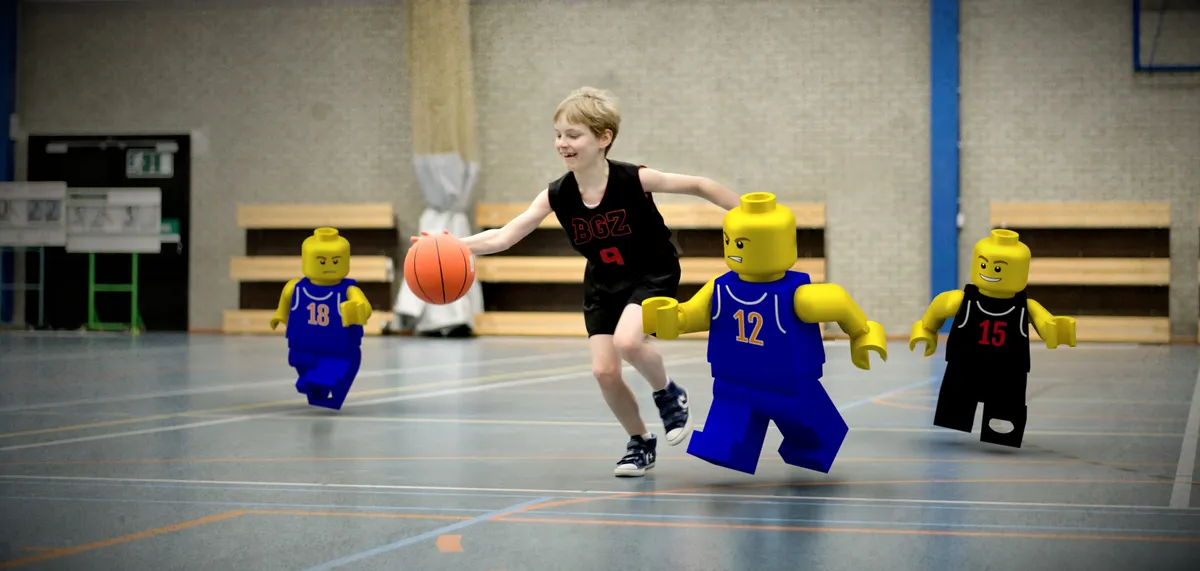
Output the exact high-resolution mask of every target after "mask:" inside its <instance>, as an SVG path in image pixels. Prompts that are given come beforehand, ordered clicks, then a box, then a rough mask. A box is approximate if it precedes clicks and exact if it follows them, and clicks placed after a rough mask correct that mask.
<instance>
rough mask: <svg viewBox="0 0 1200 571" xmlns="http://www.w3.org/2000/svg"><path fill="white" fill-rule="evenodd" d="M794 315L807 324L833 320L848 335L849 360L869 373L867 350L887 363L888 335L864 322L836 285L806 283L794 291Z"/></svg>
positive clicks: (872, 324) (865, 318) (865, 320)
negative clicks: (873, 352)
mask: <svg viewBox="0 0 1200 571" xmlns="http://www.w3.org/2000/svg"><path fill="white" fill-rule="evenodd" d="M794 305H795V311H796V316H797V317H799V318H800V319H802V320H804V321H807V322H809V323H826V322H830V321H836V322H837V324H838V326H839V327H841V328H842V331H845V332H846V333H847V334H848V335H850V361H851V362H852V363H854V366H856V367H858V368H860V369H866V370H870V368H871V358H870V353H869V352H870V351H875V352H876V353H878V354H879V357H880V358H881V359H883V360H884V361H887V334H886V333H885V332H884V330H883V326H882V325H880V324H878V323H876V322H874V321H868V320H867V314H866V313H865V312H863V310H862V308H860V307H859V306H858V303H856V302H855V301H854V298H852V297H850V294H849V293H847V292H846V290H845V289H843V288H842V286H839V285H837V284H808V285H803V286H800V287H798V288H796V296H795V302H794Z"/></svg>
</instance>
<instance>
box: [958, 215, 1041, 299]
mask: <svg viewBox="0 0 1200 571" xmlns="http://www.w3.org/2000/svg"><path fill="white" fill-rule="evenodd" d="M1029 258H1030V254H1029V246H1026V245H1025V244H1023V243H1022V242H1021V241H1020V240H1019V239H1018V237H1017V233H1016V232H1013V231H1012V230H999V229H997V230H992V234H991V236H988V237H987V238H984V239H982V240H980V241H978V242H976V243H975V253H974V255H973V256H972V259H971V266H970V270H971V283H974V284H975V286H976V287H978V288H979V289H980V291H982V292H983V293H984V294H986V295H989V296H991V297H1012V296H1013V294H1015V293H1017V292H1019V291H1021V290H1023V289H1025V285H1026V284H1027V283H1028V282H1029Z"/></svg>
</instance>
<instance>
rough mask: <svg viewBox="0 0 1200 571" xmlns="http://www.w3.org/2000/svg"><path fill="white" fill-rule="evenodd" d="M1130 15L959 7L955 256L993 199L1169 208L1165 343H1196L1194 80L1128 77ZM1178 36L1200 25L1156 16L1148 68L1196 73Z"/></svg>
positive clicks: (1082, 5) (1034, 5)
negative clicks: (1155, 51)
mask: <svg viewBox="0 0 1200 571" xmlns="http://www.w3.org/2000/svg"><path fill="white" fill-rule="evenodd" d="M1129 6H1130V3H1129V2H1128V0H1056V1H1054V2H1039V1H1037V0H972V1H970V2H964V3H963V14H962V33H961V37H962V209H963V212H964V214H965V215H966V224H965V226H964V228H963V231H962V234H961V236H962V239H961V241H960V245H961V252H960V256H970V254H971V247H972V245H973V244H974V242H975V241H976V240H978V239H979V238H981V237H983V236H985V235H986V234H987V231H988V221H989V219H988V202H989V200H992V199H994V200H1022V201H1024V200H1032V201H1056V200H1065V201H1072V200H1163V201H1171V202H1172V203H1173V206H1172V212H1171V218H1172V228H1171V260H1172V261H1171V282H1172V283H1171V305H1170V313H1171V322H1172V326H1171V331H1172V334H1173V335H1174V336H1180V337H1195V336H1196V325H1197V324H1196V319H1197V313H1200V308H1198V307H1197V297H1198V296H1197V291H1198V287H1200V286H1198V284H1197V282H1196V278H1197V268H1196V260H1197V258H1198V257H1200V251H1198V250H1197V247H1198V244H1197V235H1198V234H1200V232H1197V220H1196V210H1197V207H1200V73H1188V74H1180V75H1150V74H1135V73H1134V72H1133V69H1132V68H1133V60H1132V47H1131V44H1130V40H1131V37H1132V17H1131V15H1130V10H1129ZM1151 17H1153V18H1155V21H1154V22H1144V23H1143V35H1144V36H1145V34H1146V32H1147V31H1149V33H1151V34H1152V33H1153V30H1154V26H1153V25H1152V24H1156V23H1157V16H1153V15H1152V16H1151ZM1186 29H1191V30H1200V11H1193V12H1175V13H1170V14H1168V15H1167V16H1166V18H1165V19H1164V25H1163V30H1164V31H1163V34H1162V35H1161V36H1160V38H1159V41H1160V45H1161V46H1162V48H1161V50H1160V52H1159V55H1160V57H1165V58H1172V59H1173V60H1174V61H1175V62H1179V63H1181V62H1183V61H1186V60H1185V59H1184V58H1187V57H1189V56H1188V55H1187V54H1191V56H1190V57H1191V60H1190V61H1191V62H1193V63H1200V34H1194V33H1192V34H1189V35H1185V34H1184V33H1183V32H1184V30H1186ZM1144 39H1146V38H1145V37H1144ZM1189 42H1190V44H1189ZM1143 44H1144V45H1146V46H1148V45H1149V41H1148V40H1147V41H1144V42H1143ZM1164 54H1165V55H1164ZM1160 61H1161V60H1160ZM960 267H962V268H963V273H962V274H961V275H962V276H963V280H964V281H965V280H966V279H967V278H966V273H965V271H966V270H965V266H964V265H963V264H960ZM1050 309H1051V310H1052V311H1053V308H1050Z"/></svg>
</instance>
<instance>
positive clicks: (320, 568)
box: [304, 497, 551, 571]
mask: <svg viewBox="0 0 1200 571" xmlns="http://www.w3.org/2000/svg"><path fill="white" fill-rule="evenodd" d="M550 499H551V498H549V497H542V498H537V499H533V500H530V501H528V502H524V503H520V504H517V505H514V506H509V507H507V508H503V509H499V510H496V511H492V512H488V513H485V514H483V515H481V516H478V517H474V518H471V519H469V520H466V521H460V522H458V523H453V524H450V525H447V526H444V527H439V528H437V529H434V530H431V531H427V532H425V533H422V534H420V535H414V536H412V537H409V538H407V539H402V540H400V541H397V542H395V543H389V544H387V545H381V546H379V547H376V548H374V549H368V550H366V551H361V552H359V553H355V554H354V555H347V556H346V557H342V558H340V559H334V560H333V561H330V562H328V563H323V564H321V565H317V566H315V567H309V568H308V569H305V570H304V571H326V570H327V569H335V568H338V567H341V566H343V565H346V564H348V563H353V562H355V561H359V560H361V559H367V558H369V557H374V556H376V555H379V554H382V553H387V552H388V551H394V550H396V549H400V548H402V547H405V546H408V545H412V544H414V543H418V542H421V541H425V540H427V539H432V538H436V537H437V536H439V535H442V534H444V533H447V532H451V531H454V530H456V529H462V528H464V527H467V526H471V525H475V524H477V523H479V522H482V521H487V520H489V519H492V518H495V517H499V516H502V515H507V514H509V513H512V512H514V511H516V510H519V509H521V508H524V507H528V506H532V505H534V504H540V503H542V502H545V501H549V500H550Z"/></svg>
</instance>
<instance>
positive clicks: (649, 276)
mask: <svg viewBox="0 0 1200 571" xmlns="http://www.w3.org/2000/svg"><path fill="white" fill-rule="evenodd" d="M681 277H682V271H681V270H680V267H679V259H678V258H670V259H669V260H664V262H663V263H662V264H661V265H659V266H656V267H655V269H653V270H651V271H650V272H649V273H646V274H644V275H642V276H640V277H638V278H635V279H634V280H632V282H631V283H630V284H629V285H627V286H625V287H621V288H619V289H611V288H605V287H603V285H602V284H592V283H590V282H591V280H590V279H589V280H585V282H584V291H583V321H584V324H585V326H586V327H587V334H588V337H591V336H593V335H612V334H613V333H615V332H616V330H617V322H618V321H620V320H621V314H622V313H624V312H625V308H626V307H627V306H629V304H634V305H638V306H640V305H641V304H642V302H643V301H645V300H647V299H649V298H652V297H659V296H663V297H670V298H674V297H676V296H678V295H679V280H680V278H681ZM681 301H682V300H681ZM638 321H639V323H640V322H641V320H640V318H639V320H638Z"/></svg>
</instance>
